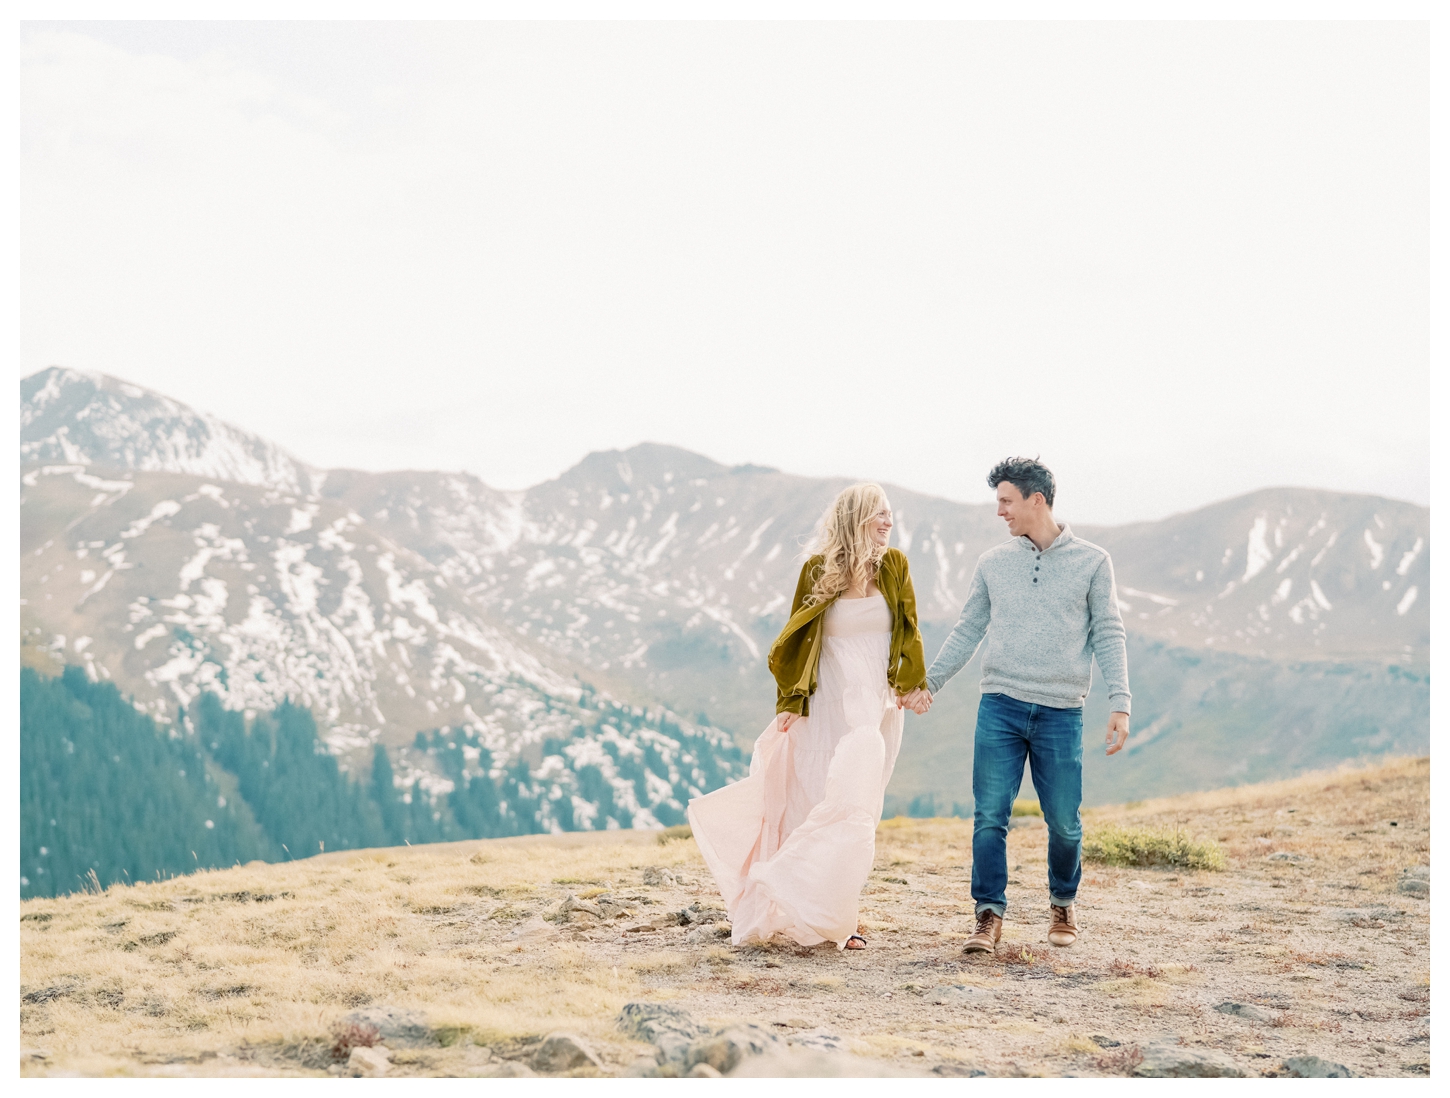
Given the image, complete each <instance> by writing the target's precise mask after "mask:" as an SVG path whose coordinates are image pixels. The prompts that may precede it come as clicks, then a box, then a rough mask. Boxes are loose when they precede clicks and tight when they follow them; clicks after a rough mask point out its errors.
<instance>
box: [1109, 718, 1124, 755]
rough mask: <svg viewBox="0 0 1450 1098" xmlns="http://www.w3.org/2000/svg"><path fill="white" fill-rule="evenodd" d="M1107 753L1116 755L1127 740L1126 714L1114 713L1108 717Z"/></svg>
mask: <svg viewBox="0 0 1450 1098" xmlns="http://www.w3.org/2000/svg"><path fill="white" fill-rule="evenodd" d="M1106 742H1107V745H1108V754H1109V755H1116V754H1117V753H1118V752H1119V751H1121V750H1122V749H1123V745H1124V744H1125V743H1127V742H1128V714H1126V713H1114V714H1113V715H1112V716H1110V717H1109V718H1108V735H1107V741H1106Z"/></svg>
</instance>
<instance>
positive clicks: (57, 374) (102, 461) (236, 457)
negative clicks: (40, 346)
mask: <svg viewBox="0 0 1450 1098" xmlns="http://www.w3.org/2000/svg"><path fill="white" fill-rule="evenodd" d="M20 460H21V462H22V463H26V462H49V463H62V464H72V465H74V464H79V465H99V466H102V467H103V468H109V469H135V470H137V471H144V472H163V473H190V474H193V475H195V476H199V477H212V478H215V479H219V480H229V481H235V482H237V483H238V484H256V485H265V486H267V487H271V488H278V489H282V490H284V491H288V492H294V493H296V492H305V491H310V490H311V487H312V482H313V479H314V477H315V475H316V474H315V472H314V470H312V469H309V468H308V467H307V466H306V465H304V464H303V463H302V462H300V461H298V460H297V459H296V458H294V457H293V456H292V455H291V454H289V453H287V452H286V451H285V450H283V449H282V448H281V447H279V446H276V445H274V444H273V443H271V442H268V441H266V440H265V439H262V438H259V437H257V436H256V435H253V434H250V433H248V432H246V431H243V430H241V429H240V428H237V427H233V426H232V425H231V424H229V423H223V422H222V421H221V420H219V419H217V418H216V417H215V416H212V415H208V414H207V413H205V412H198V411H195V410H194V409H191V408H188V407H187V406H186V405H184V404H180V403H178V402H176V401H174V400H171V399H170V398H169V397H164V396H162V395H161V394H160V393H155V392H152V391H151V390H150V389H143V388H142V387H141V386H139V385H132V384H131V383H130V382H126V381H120V380H118V379H116V378H113V377H109V376H107V375H106V374H95V373H82V372H81V371H78V370H63V369H61V368H59V367H57V366H52V367H50V368H49V369H46V370H41V371H40V372H39V373H36V374H31V375H30V376H29V377H27V378H24V379H23V380H22V381H21V382H20Z"/></svg>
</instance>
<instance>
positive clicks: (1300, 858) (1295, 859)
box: [1264, 850, 1314, 865]
mask: <svg viewBox="0 0 1450 1098" xmlns="http://www.w3.org/2000/svg"><path fill="white" fill-rule="evenodd" d="M1264 860H1265V861H1266V862H1289V863H1291V864H1292V865H1303V864H1304V863H1306V862H1312V861H1313V860H1314V859H1313V858H1311V857H1310V856H1309V855H1308V854H1291V853H1290V852H1289V851H1287V850H1276V851H1274V853H1272V854H1270V855H1268V856H1266V857H1265V858H1264Z"/></svg>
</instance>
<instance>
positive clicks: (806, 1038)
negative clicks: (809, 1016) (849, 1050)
mask: <svg viewBox="0 0 1450 1098" xmlns="http://www.w3.org/2000/svg"><path fill="white" fill-rule="evenodd" d="M801 1025H805V1023H804V1022H802V1023H801ZM786 1044H788V1045H790V1046H792V1047H800V1048H813V1049H815V1050H816V1051H817V1052H845V1051H846V1042H845V1041H844V1040H842V1039H841V1038H840V1037H839V1036H838V1035H836V1034H834V1033H827V1032H826V1031H825V1030H822V1029H815V1030H810V1031H809V1032H806V1033H793V1034H791V1035H790V1036H789V1037H788V1038H786Z"/></svg>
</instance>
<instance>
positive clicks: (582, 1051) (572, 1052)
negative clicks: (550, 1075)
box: [532, 1033, 604, 1072]
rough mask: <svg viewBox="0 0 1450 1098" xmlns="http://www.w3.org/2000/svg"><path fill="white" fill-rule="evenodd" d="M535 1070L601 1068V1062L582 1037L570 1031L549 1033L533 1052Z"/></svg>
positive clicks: (554, 1070)
mask: <svg viewBox="0 0 1450 1098" xmlns="http://www.w3.org/2000/svg"><path fill="white" fill-rule="evenodd" d="M532 1066H533V1069H534V1070H535V1071H552V1072H557V1071H574V1070H575V1069H576V1068H582V1067H595V1068H601V1067H603V1066H604V1064H603V1062H602V1061H601V1060H600V1059H599V1056H598V1054H597V1053H595V1051H594V1050H593V1049H592V1048H590V1047H589V1046H588V1045H586V1044H585V1043H584V1039H583V1038H582V1037H576V1036H575V1035H574V1034H572V1033H551V1034H549V1035H548V1036H547V1037H545V1038H544V1043H543V1044H542V1045H540V1046H539V1048H538V1051H537V1052H535V1053H534V1059H533V1065H532Z"/></svg>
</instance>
